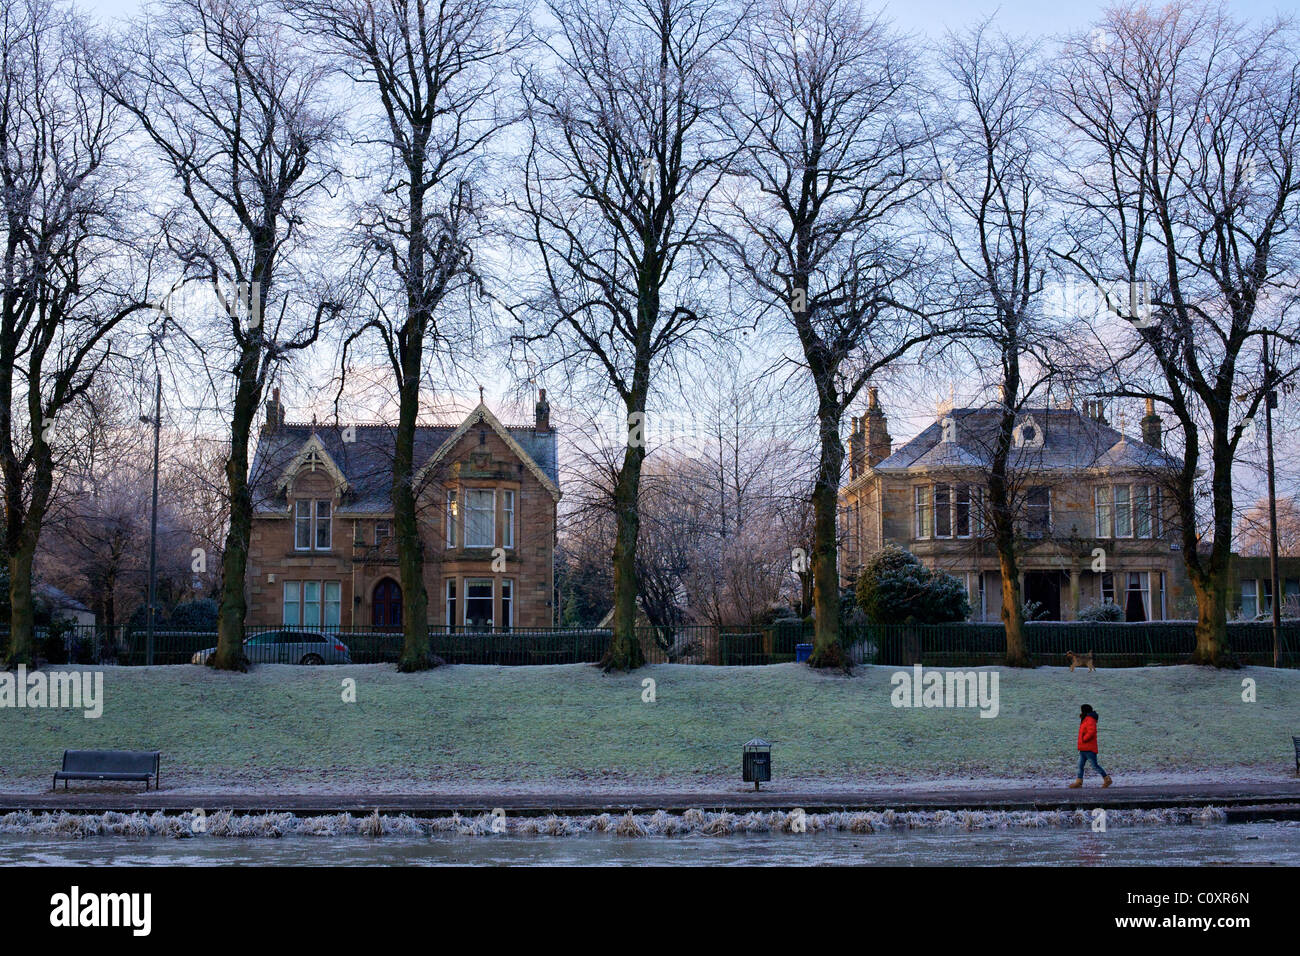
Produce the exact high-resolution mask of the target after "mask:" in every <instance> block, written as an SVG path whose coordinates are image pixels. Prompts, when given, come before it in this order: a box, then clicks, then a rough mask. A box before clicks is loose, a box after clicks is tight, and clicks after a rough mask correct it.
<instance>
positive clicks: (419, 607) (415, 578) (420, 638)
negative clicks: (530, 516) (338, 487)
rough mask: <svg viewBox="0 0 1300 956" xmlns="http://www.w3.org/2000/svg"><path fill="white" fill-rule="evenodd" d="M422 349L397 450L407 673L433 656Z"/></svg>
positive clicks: (413, 362)
mask: <svg viewBox="0 0 1300 956" xmlns="http://www.w3.org/2000/svg"><path fill="white" fill-rule="evenodd" d="M419 363H420V349H419V340H418V338H416V339H414V340H413V341H411V342H409V343H408V344H407V348H406V354H405V355H404V356H403V365H404V368H403V375H404V380H403V382H402V387H401V394H400V407H399V409H398V421H397V434H396V436H395V444H394V449H393V532H394V536H395V538H396V544H397V567H398V574H399V577H400V578H401V582H402V656H401V658H400V659H399V660H398V662H397V669H398V670H399V671H401V672H403V673H412V672H414V671H421V670H426V669H427V668H428V667H429V665H430V658H429V595H428V593H427V592H426V591H425V588H424V544H423V542H421V540H420V526H419V515H418V513H417V508H416V492H415V487H414V480H415V425H416V415H417V412H418V410H419V404H420V387H419V382H420V376H419Z"/></svg>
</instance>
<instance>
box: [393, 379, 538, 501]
mask: <svg viewBox="0 0 1300 956" xmlns="http://www.w3.org/2000/svg"><path fill="white" fill-rule="evenodd" d="M479 423H482V424H485V425H487V426H488V427H489V428H491V429H492V430H493V431H494V432H496V434H497V436H498V437H499V438H500V439H501V440H502V441H504V442H505V443H506V447H507V448H509V449H510V450H511V451H513V452H514V453H515V454H516V455H517V456H518V457H519V460H520V461H522V462H523V463H524V466H525V467H526V468H528V470H529V471H531V472H532V473H533V477H534V478H536V479H537V480H538V481H540V482H541V483H542V487H544V488H545V489H546V490H547V491H549V492H550V493H551V495H552V496H553V497H554V498H555V500H556V501H559V500H560V483H559V482H558V481H557V480H554V479H552V478H551V477H550V476H549V475H548V474H547V473H546V472H545V471H543V470H542V468H541V466H540V465H539V464H538V463H537V462H536V461H534V460H533V456H532V455H530V454H529V453H528V452H526V451H524V449H523V447H522V446H521V445H520V444H519V442H518V441H516V440H515V438H514V436H513V435H511V434H510V430H509V429H507V428H506V427H505V426H504V425H502V424H501V422H499V421H498V420H497V417H496V416H495V415H493V414H492V412H491V411H489V410H488V407H487V406H486V405H484V404H483V403H482V402H479V404H478V407H477V408H475V409H474V411H472V412H470V413H469V418H467V419H465V420H464V421H463V422H461V424H460V427H459V428H457V429H456V430H455V431H454V432H452V434H451V436H450V437H449V438H448V439H447V440H446V441H445V442H443V443H442V446H441V447H440V448H439V449H438V450H437V451H435V452H434V453H433V455H432V456H430V458H429V460H428V461H427V462H425V463H424V465H423V466H422V467H421V468H419V469H418V470H417V471H416V473H415V484H416V485H417V486H418V485H419V484H420V482H421V481H423V480H424V476H425V475H426V474H427V473H428V471H429V469H430V468H432V467H433V466H434V465H436V464H437V463H438V462H439V461H441V460H442V459H443V458H445V457H446V456H447V453H448V452H450V451H451V450H452V449H453V448H455V447H456V443H457V442H458V441H460V440H461V439H462V438H464V437H465V435H466V434H467V433H468V432H469V430H470V429H471V428H473V427H474V426H475V425H477V424H479Z"/></svg>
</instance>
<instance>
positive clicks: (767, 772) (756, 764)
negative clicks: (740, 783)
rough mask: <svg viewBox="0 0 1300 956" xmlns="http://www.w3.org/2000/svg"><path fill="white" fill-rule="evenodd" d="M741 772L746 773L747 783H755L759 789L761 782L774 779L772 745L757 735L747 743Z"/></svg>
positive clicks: (755, 787) (755, 786) (756, 788)
mask: <svg viewBox="0 0 1300 956" xmlns="http://www.w3.org/2000/svg"><path fill="white" fill-rule="evenodd" d="M741 772H742V773H743V775H744V780H745V783H751V782H752V783H753V784H754V789H755V790H758V789H759V784H760V783H767V782H768V781H769V780H771V779H772V745H771V744H770V743H768V742H767V741H766V740H763V739H762V738H761V737H755V738H754V739H753V740H751V741H749V743H747V744H745V750H744V754H743V757H742V759H741Z"/></svg>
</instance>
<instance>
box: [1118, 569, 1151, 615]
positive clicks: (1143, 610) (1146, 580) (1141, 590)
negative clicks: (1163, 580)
mask: <svg viewBox="0 0 1300 956" xmlns="http://www.w3.org/2000/svg"><path fill="white" fill-rule="evenodd" d="M1124 620H1126V621H1149V620H1151V575H1150V574H1148V573H1147V572H1146V571H1130V572H1129V573H1128V593H1127V594H1126V595H1125V598H1124Z"/></svg>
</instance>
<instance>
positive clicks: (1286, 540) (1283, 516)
mask: <svg viewBox="0 0 1300 956" xmlns="http://www.w3.org/2000/svg"><path fill="white" fill-rule="evenodd" d="M1277 547H1278V554H1280V555H1285V556H1286V557H1300V505H1297V504H1296V500H1295V499H1294V498H1289V497H1288V498H1278V499H1277ZM1237 549H1238V551H1239V552H1240V553H1241V554H1246V555H1253V556H1260V555H1263V556H1267V555H1268V553H1269V516H1268V499H1267V498H1261V499H1259V500H1258V501H1257V502H1255V503H1254V504H1253V505H1251V506H1250V507H1249V508H1247V509H1246V512H1245V513H1244V514H1243V515H1242V516H1241V518H1240V519H1239V520H1238V521H1237Z"/></svg>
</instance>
